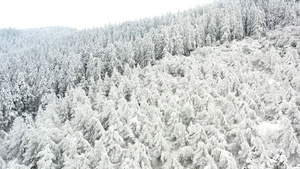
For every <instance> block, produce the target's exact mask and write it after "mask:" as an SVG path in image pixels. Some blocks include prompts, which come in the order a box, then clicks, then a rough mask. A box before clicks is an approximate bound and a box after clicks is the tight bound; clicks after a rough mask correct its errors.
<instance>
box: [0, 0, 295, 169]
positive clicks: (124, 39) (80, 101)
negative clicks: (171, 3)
mask: <svg viewBox="0 0 300 169" xmlns="http://www.w3.org/2000/svg"><path fill="white" fill-rule="evenodd" d="M243 2H244V1H218V2H215V3H214V4H212V5H208V6H205V7H198V8H195V9H191V10H190V11H186V12H183V13H178V14H170V15H168V16H163V17H161V18H153V19H145V20H141V21H136V22H132V23H131V22H128V23H123V24H121V25H109V26H107V27H105V28H99V29H92V30H83V31H77V30H75V29H69V28H43V29H32V30H15V29H3V30H0V37H1V39H0V51H1V52H0V61H1V63H0V65H1V67H0V73H1V74H0V111H1V115H0V127H1V128H0V168H12V169H14V168H45V169H52V168H66V169H67V168H70V169H73V168H74V169H76V168H78V169H86V168H103V169H109V168H122V169H135V168H136V169H139V168H163V169H171V168H174V169H175V168H176V169H177V168H187V169H198V168H199V169H209V168H210V169H218V168H220V169H235V168H244V169H247V168H257V169H263V168H270V169H271V168H275V167H278V168H280V167H281V168H284V167H289V168H292V167H295V168H296V166H297V165H300V144H299V143H300V142H299V141H300V67H299V66H300V65H299V63H300V26H299V15H300V12H299V11H300V6H299V3H298V2H294V1H290V2H289V1H281V0H274V1H271V0H270V3H267V4H266V3H264V2H265V1H250V0H249V2H248V1H247V3H246V2H244V3H243ZM233 7H236V10H234V11H235V12H232V13H230V12H229V11H230V10H231V9H232V8H233ZM250 7H251V8H250ZM210 9H211V10H210ZM247 9H249V10H248V11H247ZM272 10H277V12H278V11H281V10H283V12H282V11H281V13H282V14H284V15H282V16H284V17H283V18H282V17H278V16H275V15H278V13H276V14H274V13H272V12H271V11H272ZM215 11H219V12H217V13H214V12H215ZM220 11H225V12H226V14H227V16H229V17H230V18H234V17H236V18H235V19H236V20H234V19H231V20H224V18H226V17H224V18H220V17H221V16H222V13H221V12H220ZM257 12H258V13H257ZM212 13H214V14H212ZM210 14H212V15H210ZM238 17H240V18H239V19H238ZM276 17H278V18H280V19H277V20H276V19H274V18H276ZM271 18H273V19H271ZM216 19H221V20H222V22H219V21H217V20H216ZM208 20H209V21H208ZM232 21H236V23H235V24H230V23H229V22H232ZM245 22H246V23H245ZM184 23H185V24H184ZM212 23H218V24H219V25H217V24H216V25H212ZM220 23H222V24H220ZM147 26H148V27H147ZM239 26H240V27H239ZM212 28H214V29H213V30H211V29H212Z"/></svg>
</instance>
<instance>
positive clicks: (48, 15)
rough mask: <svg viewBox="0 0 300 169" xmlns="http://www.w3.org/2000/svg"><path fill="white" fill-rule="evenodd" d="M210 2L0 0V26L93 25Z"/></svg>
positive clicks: (78, 26)
mask: <svg viewBox="0 0 300 169" xmlns="http://www.w3.org/2000/svg"><path fill="white" fill-rule="evenodd" d="M210 2H213V0H147V1H146V0H0V28H8V27H11V28H21V29H23V28H37V27H45V26H67V27H75V28H78V29H83V28H93V27H99V26H104V25H105V24H108V23H120V22H123V21H127V20H135V19H140V18H145V17H152V16H161V15H162V14H165V13H167V12H177V11H179V10H181V11H182V10H185V9H189V8H193V7H195V6H197V5H200V4H205V3H210Z"/></svg>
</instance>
